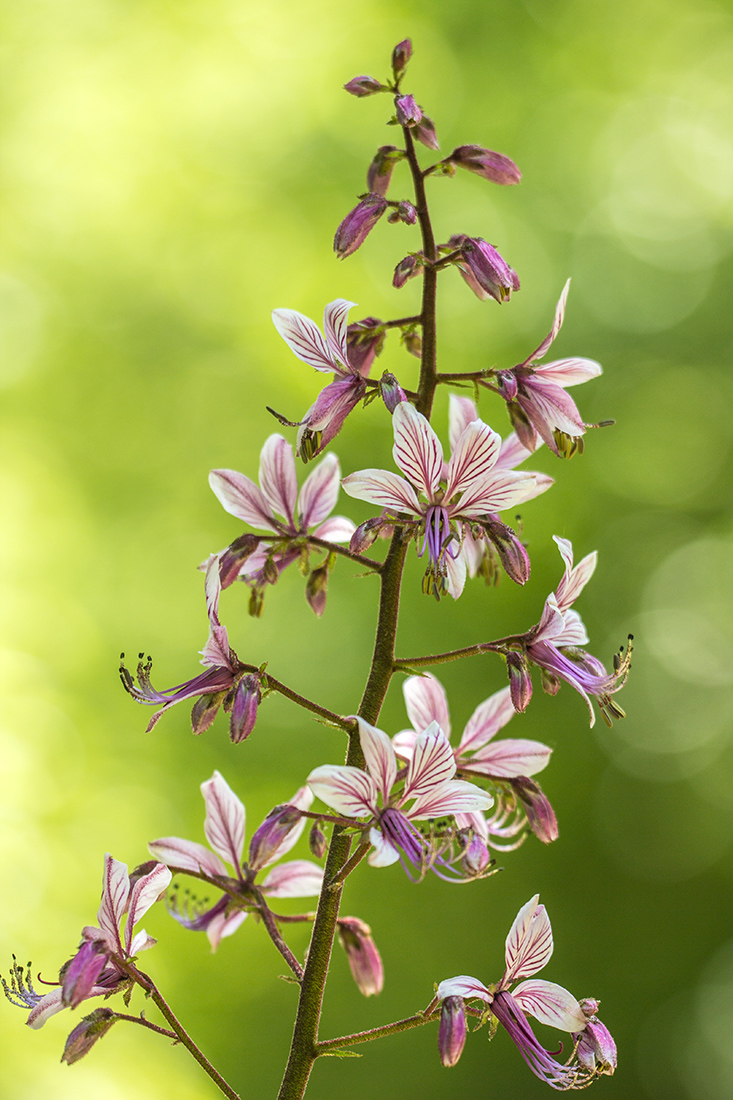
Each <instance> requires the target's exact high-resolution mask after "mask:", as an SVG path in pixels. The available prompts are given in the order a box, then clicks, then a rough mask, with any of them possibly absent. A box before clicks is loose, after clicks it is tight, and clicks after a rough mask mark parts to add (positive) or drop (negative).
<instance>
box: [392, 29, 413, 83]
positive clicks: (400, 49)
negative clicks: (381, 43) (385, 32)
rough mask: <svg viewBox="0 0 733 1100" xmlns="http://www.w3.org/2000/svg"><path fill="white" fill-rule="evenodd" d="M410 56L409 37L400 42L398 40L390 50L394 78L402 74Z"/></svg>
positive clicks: (396, 78) (410, 44)
mask: <svg viewBox="0 0 733 1100" xmlns="http://www.w3.org/2000/svg"><path fill="white" fill-rule="evenodd" d="M411 57H412V42H411V41H410V39H409V38H405V39H403V41H402V42H398V43H397V45H396V46H395V48H394V49H393V50H392V72H393V73H394V78H395V80H399V78H400V77H401V76H402V74H403V73H404V71H405V69H406V68H407V62H408V61H409V60H410V58H411Z"/></svg>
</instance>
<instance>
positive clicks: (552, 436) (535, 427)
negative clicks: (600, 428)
mask: <svg viewBox="0 0 733 1100" xmlns="http://www.w3.org/2000/svg"><path fill="white" fill-rule="evenodd" d="M569 289H570V280H569V279H568V281H567V282H566V284H565V286H564V288H563V292H562V294H561V295H560V300H559V301H558V303H557V306H556V308H555V318H554V321H553V323H552V328H551V329H550V331H549V333H548V334H547V336H546V337H545V339H544V340H543V341H542V343H541V344H540V345H539V347H537V348H535V350H534V351H533V352H532V353H531V355H529V356H528V357H527V358H526V359H525V360H524V362H522V363H519V364H518V366H516V367H512V369H511V370H507V371H501V372H499V374H497V383H498V386H499V390H500V392H501V393H502V396H503V397H504V399H505V400H506V403H507V410H508V412H509V416H510V418H511V421H512V424H513V426H514V429H515V431H516V433H517V435H518V437H519V439H520V441H521V442H522V443H523V444H524V446H525V447H527V448H528V449H529V450H534V449H535V447H536V446H537V441H538V437H539V439H541V440H542V441H543V442H544V443H546V444H547V446H548V447H549V448H550V450H551V451H552V452H553V453H554V454H556V455H558V456H565V457H568V458H569V457H571V456H572V455H573V454H574V453H575V452H576V451H582V449H583V439H582V436H583V435H584V434H585V431H586V428H590V427H594V426H596V425H592V424H586V423H584V421H583V418H582V417H581V415H580V413H579V412H578V408H577V406H576V404H575V402H574V401H573V399H572V398H571V397H570V396H569V395H568V394H567V393H566V392H565V388H564V387H566V386H577V385H579V384H580V383H581V382H587V381H588V380H589V379H591V378H597V377H598V375H599V374H601V373H602V368H601V366H600V364H599V363H596V362H595V361H594V360H593V359H579V358H571V359H557V360H554V361H553V362H551V363H540V360H541V359H543V358H544V356H545V355H546V354H547V351H548V350H549V348H550V347H551V345H552V343H553V341H554V340H555V337H556V336H557V334H558V332H559V331H560V328H561V327H562V323H563V320H564V317H565V304H566V302H567V296H568V291H569Z"/></svg>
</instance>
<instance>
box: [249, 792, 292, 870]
mask: <svg viewBox="0 0 733 1100" xmlns="http://www.w3.org/2000/svg"><path fill="white" fill-rule="evenodd" d="M302 816H303V814H302V812H301V811H300V810H299V809H298V807H297V806H290V805H288V804H286V805H283V806H275V808H274V809H273V810H270V812H269V814H268V815H267V817H266V818H265V820H264V821H263V822H262V824H261V825H260V827H259V829H257V830H256V832H255V834H254V836H253V837H252V839H251V840H250V842H249V867H250V870H252V871H259V870H260V869H261V868H262V867H265V866H266V865H267V864H268V863H269V862H271V860H272V859H273V857H274V856H275V855H276V853H277V851H278V849H279V848H280V846H281V844H282V843H283V841H284V840H286V839H287V837H288V836H289V835H290V833H291V832H292V831H293V829H295V828H297V826H298V824H299V822H300V819H301V818H302Z"/></svg>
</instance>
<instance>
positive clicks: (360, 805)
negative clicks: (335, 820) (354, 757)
mask: <svg viewBox="0 0 733 1100" xmlns="http://www.w3.org/2000/svg"><path fill="white" fill-rule="evenodd" d="M306 782H307V784H308V786H309V787H310V789H311V790H312V791H313V794H314V795H315V796H316V798H320V800H321V801H322V802H325V803H326V805H327V806H330V807H331V808H332V809H334V810H336V812H337V813H340V814H344V816H345V817H369V816H371V815H373V814H375V813H376V812H377V793H378V792H377V785H376V783H375V782H374V780H373V779H372V777H371V776H370V775H368V774H367V772H363V771H362V770H361V768H352V767H351V766H350V765H349V764H343V765H338V764H324V765H323V766H322V767H320V768H315V769H314V770H313V771H312V772H311V773H310V775H309V776H308V778H307V780H306Z"/></svg>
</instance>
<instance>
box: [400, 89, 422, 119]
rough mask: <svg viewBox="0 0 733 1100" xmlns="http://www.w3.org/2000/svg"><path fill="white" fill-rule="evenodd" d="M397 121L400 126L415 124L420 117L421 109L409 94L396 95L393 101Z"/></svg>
mask: <svg viewBox="0 0 733 1100" xmlns="http://www.w3.org/2000/svg"><path fill="white" fill-rule="evenodd" d="M394 104H395V108H396V110H397V121H398V122H399V124H400V126H417V125H418V123H419V122H420V121H421V119H422V111H421V110H420V108H419V107H418V105H417V103H416V102H415V97H414V96H411V95H398V96H397V98H396V99H395V101H394Z"/></svg>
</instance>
